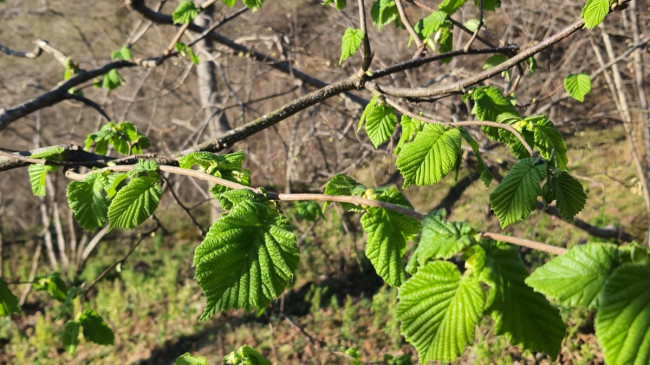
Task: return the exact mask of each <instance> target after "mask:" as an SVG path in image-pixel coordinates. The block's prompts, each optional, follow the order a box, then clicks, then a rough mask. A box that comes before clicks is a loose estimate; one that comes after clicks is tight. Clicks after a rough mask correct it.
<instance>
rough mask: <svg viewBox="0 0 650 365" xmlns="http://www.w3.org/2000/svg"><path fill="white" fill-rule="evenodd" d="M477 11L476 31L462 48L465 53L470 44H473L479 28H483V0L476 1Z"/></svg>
mask: <svg viewBox="0 0 650 365" xmlns="http://www.w3.org/2000/svg"><path fill="white" fill-rule="evenodd" d="M478 10H479V20H478V26H477V27H476V30H475V31H474V33H473V34H472V37H471V38H470V39H469V41H468V42H467V43H466V44H465V47H463V49H464V50H465V51H468V50H469V48H470V47H471V46H472V43H474V40H475V39H476V36H477V35H478V32H480V31H481V28H482V27H483V0H478Z"/></svg>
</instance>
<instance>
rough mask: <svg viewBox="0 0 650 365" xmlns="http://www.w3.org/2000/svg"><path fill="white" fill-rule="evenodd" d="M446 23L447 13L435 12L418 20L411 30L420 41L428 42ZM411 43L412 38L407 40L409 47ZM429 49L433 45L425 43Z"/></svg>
mask: <svg viewBox="0 0 650 365" xmlns="http://www.w3.org/2000/svg"><path fill="white" fill-rule="evenodd" d="M446 21H447V13H445V12H444V11H435V12H433V13H431V14H430V15H429V16H427V17H426V18H423V19H420V21H418V22H417V23H415V26H414V27H413V29H414V30H415V33H417V34H418V35H419V36H420V39H422V40H423V41H426V40H428V39H429V38H431V36H432V35H434V34H435V33H436V32H437V31H438V30H439V29H440V27H442V25H443V24H444V23H445V22H446ZM412 41H413V39H412V38H410V39H409V45H410V44H411V42H412ZM426 43H427V45H429V47H431V48H432V49H433V43H432V42H426Z"/></svg>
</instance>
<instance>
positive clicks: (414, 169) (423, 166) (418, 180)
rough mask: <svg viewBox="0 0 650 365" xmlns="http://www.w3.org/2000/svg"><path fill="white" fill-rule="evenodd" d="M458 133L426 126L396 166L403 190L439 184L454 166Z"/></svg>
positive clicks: (458, 144)
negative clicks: (402, 179) (415, 186)
mask: <svg viewBox="0 0 650 365" xmlns="http://www.w3.org/2000/svg"><path fill="white" fill-rule="evenodd" d="M460 140H461V135H460V131H459V130H458V129H455V128H449V129H446V128H444V127H443V126H441V125H437V124H435V125H434V124H427V125H426V126H424V129H423V130H422V131H421V132H419V133H418V134H417V135H416V136H415V139H414V140H413V142H409V143H407V144H405V145H404V147H402V149H401V151H400V153H399V156H397V161H396V165H397V168H398V169H399V170H400V172H401V173H402V175H403V176H404V186H405V187H406V186H409V185H412V184H415V185H418V186H423V185H432V184H435V183H438V182H439V181H440V180H441V179H442V178H443V177H445V176H446V175H447V174H448V173H449V172H450V171H451V169H452V168H453V167H454V165H455V164H456V159H457V158H458V151H459V150H460Z"/></svg>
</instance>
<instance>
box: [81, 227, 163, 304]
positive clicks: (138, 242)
mask: <svg viewBox="0 0 650 365" xmlns="http://www.w3.org/2000/svg"><path fill="white" fill-rule="evenodd" d="M158 228H160V226H159V225H158V224H156V227H154V228H153V229H151V230H149V231H147V232H145V233H143V234H141V235H140V238H139V239H138V240H137V241H136V242H135V243H134V244H132V245H131V248H130V249H129V251H128V252H127V253H126V255H124V256H123V257H122V258H121V259H119V260H117V261H115V262H114V263H112V264H111V265H110V266H109V267H107V268H106V269H104V271H102V272H101V273H100V274H99V275H97V277H96V278H95V280H93V282H92V283H90V285H88V286H87V287H86V288H84V294H83V297H84V298H85V297H87V296H88V293H89V292H90V290H91V289H92V288H93V287H94V286H95V285H97V283H98V282H99V281H100V280H101V279H102V278H103V277H104V276H106V274H108V273H109V272H111V271H112V270H113V269H115V267H117V265H120V264H124V262H126V260H127V259H128V258H129V256H131V254H132V253H133V251H135V249H136V248H138V246H140V244H141V243H142V241H144V239H145V238H147V236H149V235H150V234H152V233H154V232H155V231H156V230H158Z"/></svg>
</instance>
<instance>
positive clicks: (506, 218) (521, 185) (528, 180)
mask: <svg viewBox="0 0 650 365" xmlns="http://www.w3.org/2000/svg"><path fill="white" fill-rule="evenodd" d="M545 177H546V164H545V163H537V162H536V161H535V160H533V159H531V158H526V159H523V160H521V161H519V162H517V163H516V164H515V165H514V166H513V167H512V170H510V172H509V173H508V175H506V177H504V178H503V181H502V182H501V184H499V186H497V188H496V189H494V191H493V192H492V194H490V205H491V206H492V210H494V213H495V214H496V215H497V217H498V218H499V223H500V224H501V228H505V227H506V226H508V225H509V224H511V223H514V222H517V221H520V220H523V219H526V218H527V217H528V215H529V214H530V212H532V211H533V210H534V209H535V207H536V206H537V197H538V196H539V195H540V194H541V193H542V189H541V188H540V186H539V184H540V182H541V181H542V180H543V179H544V178H545Z"/></svg>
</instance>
